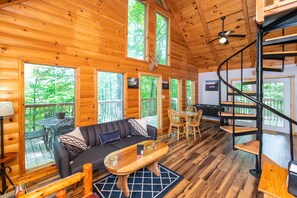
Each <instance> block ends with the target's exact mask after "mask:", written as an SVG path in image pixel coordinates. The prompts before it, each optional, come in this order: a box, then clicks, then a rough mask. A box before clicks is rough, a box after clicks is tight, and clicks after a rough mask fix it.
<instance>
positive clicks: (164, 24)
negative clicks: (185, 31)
mask: <svg viewBox="0 0 297 198" xmlns="http://www.w3.org/2000/svg"><path fill="white" fill-rule="evenodd" d="M168 30H169V28H168V18H166V17H164V16H163V15H161V14H159V13H157V14H156V54H157V58H158V61H159V64H162V65H168Z"/></svg>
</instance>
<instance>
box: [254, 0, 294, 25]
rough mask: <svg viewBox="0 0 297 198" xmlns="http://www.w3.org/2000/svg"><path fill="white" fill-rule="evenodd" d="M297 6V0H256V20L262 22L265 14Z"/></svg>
mask: <svg viewBox="0 0 297 198" xmlns="http://www.w3.org/2000/svg"><path fill="white" fill-rule="evenodd" d="M294 7H297V0H256V22H257V23H259V24H262V23H263V22H264V18H265V16H269V15H273V14H276V13H278V12H283V11H286V10H289V9H292V8H294Z"/></svg>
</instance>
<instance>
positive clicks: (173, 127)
mask: <svg viewBox="0 0 297 198" xmlns="http://www.w3.org/2000/svg"><path fill="white" fill-rule="evenodd" d="M168 116H169V129H168V137H170V135H171V134H172V132H176V136H177V140H179V136H180V135H185V132H184V131H185V130H184V127H185V123H184V122H182V121H181V117H180V115H179V113H178V112H176V111H175V110H173V109H168Z"/></svg>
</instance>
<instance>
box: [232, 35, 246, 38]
mask: <svg viewBox="0 0 297 198" xmlns="http://www.w3.org/2000/svg"><path fill="white" fill-rule="evenodd" d="M229 37H237V38H244V37H246V35H245V34H230V35H229Z"/></svg>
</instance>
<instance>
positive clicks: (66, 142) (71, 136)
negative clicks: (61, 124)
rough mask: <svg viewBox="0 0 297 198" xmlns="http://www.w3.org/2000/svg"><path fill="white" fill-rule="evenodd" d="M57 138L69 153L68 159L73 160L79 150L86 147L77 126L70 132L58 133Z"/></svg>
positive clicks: (81, 150) (83, 149)
mask: <svg viewBox="0 0 297 198" xmlns="http://www.w3.org/2000/svg"><path fill="white" fill-rule="evenodd" d="M59 139H60V141H61V142H62V144H63V146H64V147H65V149H66V150H67V152H68V153H69V158H70V160H73V159H74V158H75V157H76V156H78V155H79V154H80V153H81V152H83V151H85V150H87V149H88V147H87V145H86V142H85V139H84V137H83V136H82V134H81V132H80V130H79V128H78V127H77V128H76V129H75V130H74V131H72V132H70V133H67V134H64V135H60V136H59Z"/></svg>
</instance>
